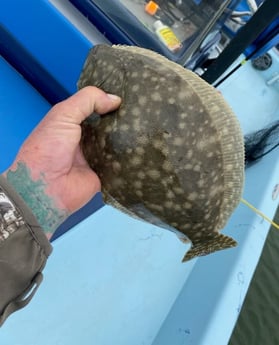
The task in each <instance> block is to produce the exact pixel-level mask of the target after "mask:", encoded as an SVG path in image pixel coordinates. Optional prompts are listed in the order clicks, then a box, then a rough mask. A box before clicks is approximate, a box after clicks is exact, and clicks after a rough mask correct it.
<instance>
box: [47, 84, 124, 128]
mask: <svg viewBox="0 0 279 345" xmlns="http://www.w3.org/2000/svg"><path fill="white" fill-rule="evenodd" d="M120 103H121V98H120V97H118V96H116V95H111V94H107V93H105V92H104V91H102V90H101V89H98V88H97V87H95V86H86V87H85V88H83V89H81V90H80V91H78V92H77V93H75V94H74V95H73V96H71V97H69V98H68V99H66V100H65V101H62V102H60V103H58V104H56V105H55V106H54V107H53V108H52V109H51V110H50V111H49V113H48V114H47V117H48V119H49V120H50V119H51V120H59V121H63V122H68V123H73V124H77V125H80V124H81V122H82V121H83V120H85V119H86V118H87V117H88V116H89V115H91V114H92V113H93V112H95V113H98V114H106V113H108V112H111V111H113V110H115V109H117V108H118V107H119V106H120Z"/></svg>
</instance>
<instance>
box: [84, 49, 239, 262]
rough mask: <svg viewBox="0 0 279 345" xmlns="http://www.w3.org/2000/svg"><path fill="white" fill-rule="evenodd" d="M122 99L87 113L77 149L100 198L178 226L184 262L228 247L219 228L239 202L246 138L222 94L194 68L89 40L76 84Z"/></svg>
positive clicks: (142, 51) (153, 220)
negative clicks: (100, 112)
mask: <svg viewBox="0 0 279 345" xmlns="http://www.w3.org/2000/svg"><path fill="white" fill-rule="evenodd" d="M87 85H94V86H97V87H99V88H101V89H103V90H104V91H106V92H109V93H113V94H116V95H119V96H120V97H122V104H121V106H120V108H119V109H118V110H117V111H116V112H115V113H114V115H106V116H102V117H96V116H92V117H91V118H89V119H88V120H86V121H85V122H84V123H83V125H82V129H83V131H82V132H83V133H82V141H81V147H82V150H83V152H84V155H85V158H86V160H87V161H88V162H89V164H90V166H91V167H92V169H93V170H94V171H95V172H96V173H97V174H98V175H99V177H100V179H101V182H102V193H103V198H104V201H105V202H106V203H108V204H111V205H113V206H115V207H116V208H118V209H120V210H122V211H124V212H126V213H128V214H130V215H132V216H134V217H137V218H140V219H143V220H145V221H148V222H150V223H152V224H155V225H158V226H160V227H163V228H166V229H169V230H172V231H175V232H176V233H177V234H178V236H179V237H180V238H181V239H182V240H183V241H188V240H190V241H191V243H192V247H191V249H190V250H189V251H188V253H186V255H185V257H184V258H183V261H187V260H189V259H191V258H193V257H196V256H200V255H205V254H209V253H212V252H215V251H217V250H220V249H224V248H229V247H233V246H235V245H236V242H235V241H234V240H233V239H232V238H230V237H228V236H225V235H222V234H220V232H219V231H220V230H221V229H222V228H223V227H224V226H225V224H226V222H227V220H228V218H229V217H230V215H231V214H232V212H233V210H234V209H235V207H236V206H237V205H238V203H239V201H240V198H241V194H242V187H243V176H244V144H243V135H242V133H241V130H240V127H239V123H238V121H237V119H236V117H235V115H234V114H233V113H232V111H231V109H230V108H229V107H228V105H227V104H226V102H225V101H224V99H223V97H222V96H221V95H220V94H219V92H218V91H216V90H215V89H214V88H213V87H211V86H210V85H208V84H207V83H206V82H204V81H203V80H202V79H201V78H200V77H198V76H197V75H195V74H194V73H193V72H191V71H189V70H186V69H184V68H183V67H182V66H179V65H178V64H176V63H174V62H171V61H169V60H168V59H166V58H164V57H162V56H160V55H158V54H157V53H154V52H151V51H149V50H146V49H143V48H138V47H127V46H113V47H110V46H105V45H98V46H95V47H94V48H93V49H92V50H91V51H90V54H89V56H88V58H87V60H86V62H85V65H84V68H83V71H82V73H81V76H80V79H79V82H78V87H79V88H83V87H85V86H87Z"/></svg>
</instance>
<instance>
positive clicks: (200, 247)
mask: <svg viewBox="0 0 279 345" xmlns="http://www.w3.org/2000/svg"><path fill="white" fill-rule="evenodd" d="M236 245H237V242H236V241H235V240H234V239H233V238H231V237H229V236H226V235H223V234H220V233H218V234H216V235H215V236H214V237H213V238H211V239H209V240H206V241H203V242H196V243H193V245H192V247H191V249H190V250H189V251H188V252H187V253H186V254H185V256H184V258H183V260H182V262H185V261H188V260H191V259H193V258H195V257H198V256H204V255H208V254H211V253H214V252H216V251H218V250H222V249H226V248H232V247H235V246H236Z"/></svg>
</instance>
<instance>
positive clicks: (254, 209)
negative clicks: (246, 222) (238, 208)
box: [241, 198, 279, 230]
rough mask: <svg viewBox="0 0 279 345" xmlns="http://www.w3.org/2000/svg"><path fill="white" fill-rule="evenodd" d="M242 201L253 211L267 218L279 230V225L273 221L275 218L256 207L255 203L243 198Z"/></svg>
mask: <svg viewBox="0 0 279 345" xmlns="http://www.w3.org/2000/svg"><path fill="white" fill-rule="evenodd" d="M241 202H242V203H243V204H244V205H246V206H248V207H249V208H250V209H251V210H252V211H254V212H255V213H257V214H258V215H259V216H261V217H263V219H265V220H267V221H268V222H269V223H270V224H271V225H272V226H274V227H275V228H276V229H278V230H279V225H278V224H276V223H275V222H273V220H271V219H270V218H268V217H267V216H266V215H265V214H263V213H262V212H261V211H259V210H258V209H257V208H256V207H254V206H253V205H251V204H250V203H249V202H248V201H246V200H244V199H242V198H241Z"/></svg>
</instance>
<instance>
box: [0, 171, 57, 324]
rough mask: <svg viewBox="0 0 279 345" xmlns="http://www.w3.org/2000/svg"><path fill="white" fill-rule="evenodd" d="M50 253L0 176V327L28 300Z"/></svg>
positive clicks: (33, 221) (37, 228) (31, 218)
mask: <svg viewBox="0 0 279 345" xmlns="http://www.w3.org/2000/svg"><path fill="white" fill-rule="evenodd" d="M51 250H52V247H51V245H50V243H49V241H48V240H47V238H46V236H45V235H44V233H43V231H42V229H41V228H40V226H39V225H38V223H37V221H36V219H35V217H34V216H33V214H32V212H31V210H30V209H29V208H28V207H27V206H26V205H25V203H24V201H23V200H22V199H21V197H20V196H19V195H18V194H17V193H16V192H15V191H14V190H13V188H12V187H11V186H10V185H9V184H8V183H7V181H6V179H5V178H4V177H2V176H0V326H1V325H2V324H3V323H4V321H5V320H6V319H7V317H8V316H9V315H10V314H11V313H13V312H14V311H16V310H18V309H20V308H23V307H24V306H25V305H26V304H28V303H29V301H30V300H31V299H32V297H33V295H34V293H35V292H36V290H37V288H38V286H39V285H40V283H41V281H42V279H43V275H42V270H43V268H44V266H45V264H46V261H47V258H48V256H49V255H50V253H51Z"/></svg>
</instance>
